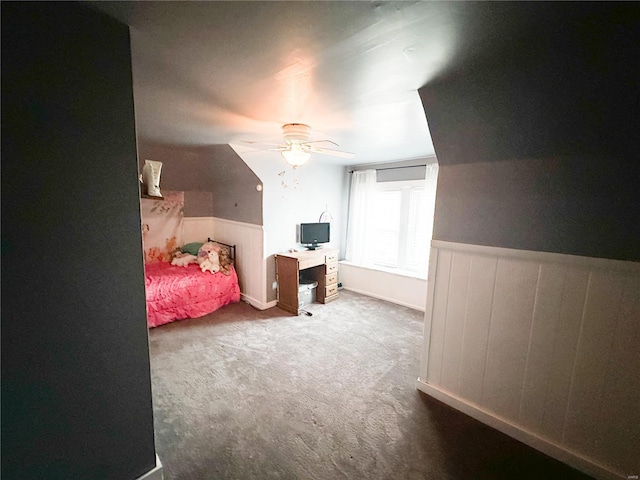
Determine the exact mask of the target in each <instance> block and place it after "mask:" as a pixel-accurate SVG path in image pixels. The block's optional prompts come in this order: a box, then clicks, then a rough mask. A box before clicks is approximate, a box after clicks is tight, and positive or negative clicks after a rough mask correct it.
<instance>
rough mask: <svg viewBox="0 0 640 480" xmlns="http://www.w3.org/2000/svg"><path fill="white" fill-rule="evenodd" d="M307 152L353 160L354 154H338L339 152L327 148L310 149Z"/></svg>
mask: <svg viewBox="0 0 640 480" xmlns="http://www.w3.org/2000/svg"><path fill="white" fill-rule="evenodd" d="M309 150H310V151H311V152H312V153H319V154H320V155H331V156H332V157H340V158H353V157H354V156H355V153H349V152H340V151H339V150H329V149H328V148H318V147H311V148H310V149H309Z"/></svg>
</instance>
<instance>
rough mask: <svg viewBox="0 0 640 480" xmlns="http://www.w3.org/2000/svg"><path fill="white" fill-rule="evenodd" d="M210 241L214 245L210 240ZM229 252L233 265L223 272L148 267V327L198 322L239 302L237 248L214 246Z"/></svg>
mask: <svg viewBox="0 0 640 480" xmlns="http://www.w3.org/2000/svg"><path fill="white" fill-rule="evenodd" d="M208 241H212V240H211V239H208ZM215 243H217V244H218V245H221V246H224V247H226V248H228V256H229V258H230V259H231V262H230V265H229V266H228V268H227V269H226V270H227V271H228V274H227V275H225V274H224V273H223V271H219V272H216V273H211V272H208V271H205V272H203V271H201V270H200V266H199V265H198V264H197V263H196V264H189V265H186V266H176V265H172V264H171V263H169V262H157V263H150V264H147V265H145V286H146V299H147V323H148V326H149V328H153V327H158V326H160V325H165V324H167V323H170V322H173V321H176V320H184V319H187V318H198V317H202V316H204V315H207V314H209V313H211V312H214V311H216V310H218V309H219V308H220V307H223V306H225V305H228V304H230V303H234V302H238V301H240V286H239V284H238V275H237V273H236V270H235V267H234V265H233V263H234V260H235V246H233V245H226V244H223V243H221V242H215Z"/></svg>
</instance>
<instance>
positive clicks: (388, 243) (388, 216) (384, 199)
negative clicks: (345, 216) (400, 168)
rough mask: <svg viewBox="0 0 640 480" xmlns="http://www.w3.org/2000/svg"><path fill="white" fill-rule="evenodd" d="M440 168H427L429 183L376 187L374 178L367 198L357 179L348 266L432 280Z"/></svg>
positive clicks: (430, 166)
mask: <svg viewBox="0 0 640 480" xmlns="http://www.w3.org/2000/svg"><path fill="white" fill-rule="evenodd" d="M437 168H438V167H437V165H429V166H427V173H426V176H427V179H426V180H400V181H390V182H376V181H375V172H372V173H374V175H373V178H374V180H371V179H370V180H369V183H368V184H367V185H368V186H367V189H368V190H367V191H366V192H365V193H366V195H363V187H362V182H361V180H357V179H355V178H354V179H352V183H353V182H360V183H359V184H358V186H357V188H355V189H354V188H352V192H351V197H350V209H349V220H348V222H349V227H348V231H347V237H348V238H347V244H348V247H347V256H346V259H347V260H350V261H353V262H354V263H356V264H360V265H363V266H370V267H379V268H382V269H394V270H396V271H402V272H406V273H409V274H413V275H416V276H418V277H422V278H426V277H427V268H428V262H429V251H430V243H431V233H432V229H433V211H434V204H435V187H436V178H437ZM353 174H354V175H356V174H366V172H353ZM370 174H371V173H370ZM354 191H355V192H356V194H355V195H354ZM363 217H364V218H366V222H363V220H362V219H363ZM363 223H364V224H365V225H364V226H363ZM356 225H357V227H356ZM356 233H357V235H356ZM350 253H351V254H350Z"/></svg>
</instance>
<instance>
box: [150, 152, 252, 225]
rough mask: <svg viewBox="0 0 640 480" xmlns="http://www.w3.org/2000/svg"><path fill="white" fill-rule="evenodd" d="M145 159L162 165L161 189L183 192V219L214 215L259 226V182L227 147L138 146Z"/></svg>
mask: <svg viewBox="0 0 640 480" xmlns="http://www.w3.org/2000/svg"><path fill="white" fill-rule="evenodd" d="M138 157H139V162H140V165H141V166H142V165H143V164H144V160H156V161H159V162H162V173H161V176H160V190H161V191H162V190H163V189H167V190H179V191H185V216H187V217H191V216H193V217H199V216H205V217H207V216H214V217H218V218H225V219H227V220H235V221H237V222H244V223H252V224H255V225H262V192H259V191H257V190H256V185H258V184H259V183H261V182H260V180H259V179H258V177H257V176H256V175H255V174H254V173H253V171H251V169H250V168H249V167H248V166H247V165H246V164H245V163H244V161H243V160H242V159H241V158H240V157H239V156H238V155H237V154H236V152H235V151H234V150H233V149H232V148H231V147H230V146H229V145H209V146H196V147H194V146H178V145H158V144H155V143H151V142H148V141H145V140H140V141H139V144H138Z"/></svg>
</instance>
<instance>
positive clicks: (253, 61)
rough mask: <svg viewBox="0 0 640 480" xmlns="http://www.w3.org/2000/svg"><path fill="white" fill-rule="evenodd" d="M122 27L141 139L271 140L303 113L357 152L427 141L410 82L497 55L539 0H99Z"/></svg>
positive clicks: (403, 150)
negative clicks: (127, 35)
mask: <svg viewBox="0 0 640 480" xmlns="http://www.w3.org/2000/svg"><path fill="white" fill-rule="evenodd" d="M89 5H91V6H93V7H97V8H99V9H101V10H103V11H106V12H107V13H109V14H110V15H112V16H114V17H116V18H118V19H119V20H121V21H123V22H125V23H127V24H128V25H130V27H131V42H132V62H133V77H134V95H135V108H136V122H137V129H138V135H139V137H140V138H142V139H144V140H147V141H152V142H159V143H165V144H173V145H211V144H227V143H232V144H233V143H240V142H242V141H245V140H250V141H262V142H280V141H281V140H282V137H281V126H282V125H283V124H285V123H291V122H296V123H306V124H308V125H310V126H311V127H312V129H313V133H312V137H311V140H322V139H329V140H332V141H333V142H336V143H337V144H339V146H340V147H339V148H340V150H345V151H349V152H353V153H355V154H356V157H355V158H354V159H352V160H344V159H338V158H334V157H327V156H318V160H319V161H327V162H332V163H342V164H357V163H369V162H381V161H396V160H404V159H409V158H416V157H424V156H430V155H433V154H434V147H433V144H432V141H431V137H430V134H429V128H428V125H427V120H426V118H425V113H424V110H423V107H422V104H421V102H420V98H419V96H418V93H417V90H418V88H420V87H421V86H423V85H425V84H427V83H428V82H430V81H432V80H434V79H436V78H438V77H441V76H443V75H446V74H448V73H450V72H452V71H455V70H456V69H457V68H460V66H461V65H463V64H465V63H467V62H472V61H478V62H481V61H483V59H484V58H487V54H488V52H492V55H494V56H495V54H496V52H499V51H500V48H501V47H502V46H504V45H508V44H510V43H511V42H513V41H514V38H515V37H517V36H519V35H520V34H521V32H523V31H525V30H526V28H525V27H526V25H533V24H540V23H541V22H543V21H544V18H545V12H544V9H543V8H541V7H540V6H539V5H524V4H515V3H495V4H494V3H484V2H480V3H475V2H396V1H392V2H360V1H345V2H324V1H310V2H290V1H280V2H237V1H233V2H223V1H211V2H106V3H90V4H89Z"/></svg>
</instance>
